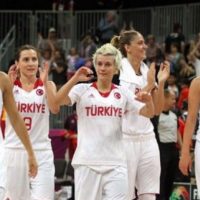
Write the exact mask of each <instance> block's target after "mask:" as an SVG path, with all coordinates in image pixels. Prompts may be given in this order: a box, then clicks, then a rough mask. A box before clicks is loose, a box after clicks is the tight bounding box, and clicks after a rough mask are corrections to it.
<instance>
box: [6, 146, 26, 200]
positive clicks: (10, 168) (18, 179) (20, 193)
mask: <svg viewBox="0 0 200 200" xmlns="http://www.w3.org/2000/svg"><path fill="white" fill-rule="evenodd" d="M5 154H6V157H5V163H7V177H6V198H7V199H16V200H17V199H20V200H27V199H30V189H29V175H28V162H27V152H26V151H24V150H19V149H5ZM7 194H8V196H7Z"/></svg>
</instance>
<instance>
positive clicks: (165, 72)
mask: <svg viewBox="0 0 200 200" xmlns="http://www.w3.org/2000/svg"><path fill="white" fill-rule="evenodd" d="M169 75H170V63H169V62H168V61H164V62H163V63H161V64H160V69H159V72H158V75H157V78H158V82H159V83H160V82H165V81H166V80H167V79H168V77H169Z"/></svg>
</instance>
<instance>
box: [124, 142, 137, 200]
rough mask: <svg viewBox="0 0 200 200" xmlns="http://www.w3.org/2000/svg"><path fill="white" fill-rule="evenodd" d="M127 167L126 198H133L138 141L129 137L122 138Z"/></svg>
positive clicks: (130, 199)
mask: <svg viewBox="0 0 200 200" xmlns="http://www.w3.org/2000/svg"><path fill="white" fill-rule="evenodd" d="M123 144H124V149H125V153H126V159H127V169H128V200H132V199H134V198H135V180H136V173H137V166H138V159H139V152H140V151H139V149H140V143H139V142H138V141H134V140H132V139H131V138H125V139H124V140H123Z"/></svg>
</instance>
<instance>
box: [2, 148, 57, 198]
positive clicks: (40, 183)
mask: <svg viewBox="0 0 200 200" xmlns="http://www.w3.org/2000/svg"><path fill="white" fill-rule="evenodd" d="M5 153H6V159H7V161H8V171H7V187H6V189H7V191H8V193H7V197H9V198H10V199H11V200H29V199H31V200H41V199H42V200H53V199H54V173H55V169H54V163H53V153H52V151H51V150H48V151H35V155H36V159H37V162H38V174H37V176H36V177H35V178H34V179H33V178H29V176H28V160H27V153H26V151H25V150H20V149H8V148H7V149H6V150H5Z"/></svg>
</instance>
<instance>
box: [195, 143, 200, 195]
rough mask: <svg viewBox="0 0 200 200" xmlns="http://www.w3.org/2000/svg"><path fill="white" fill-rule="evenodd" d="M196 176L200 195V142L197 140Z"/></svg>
mask: <svg viewBox="0 0 200 200" xmlns="http://www.w3.org/2000/svg"><path fill="white" fill-rule="evenodd" d="M194 158H195V160H194V164H195V167H194V168H195V178H196V183H197V189H198V194H199V195H200V142H199V141H198V140H196V144H195V151H194Z"/></svg>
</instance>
